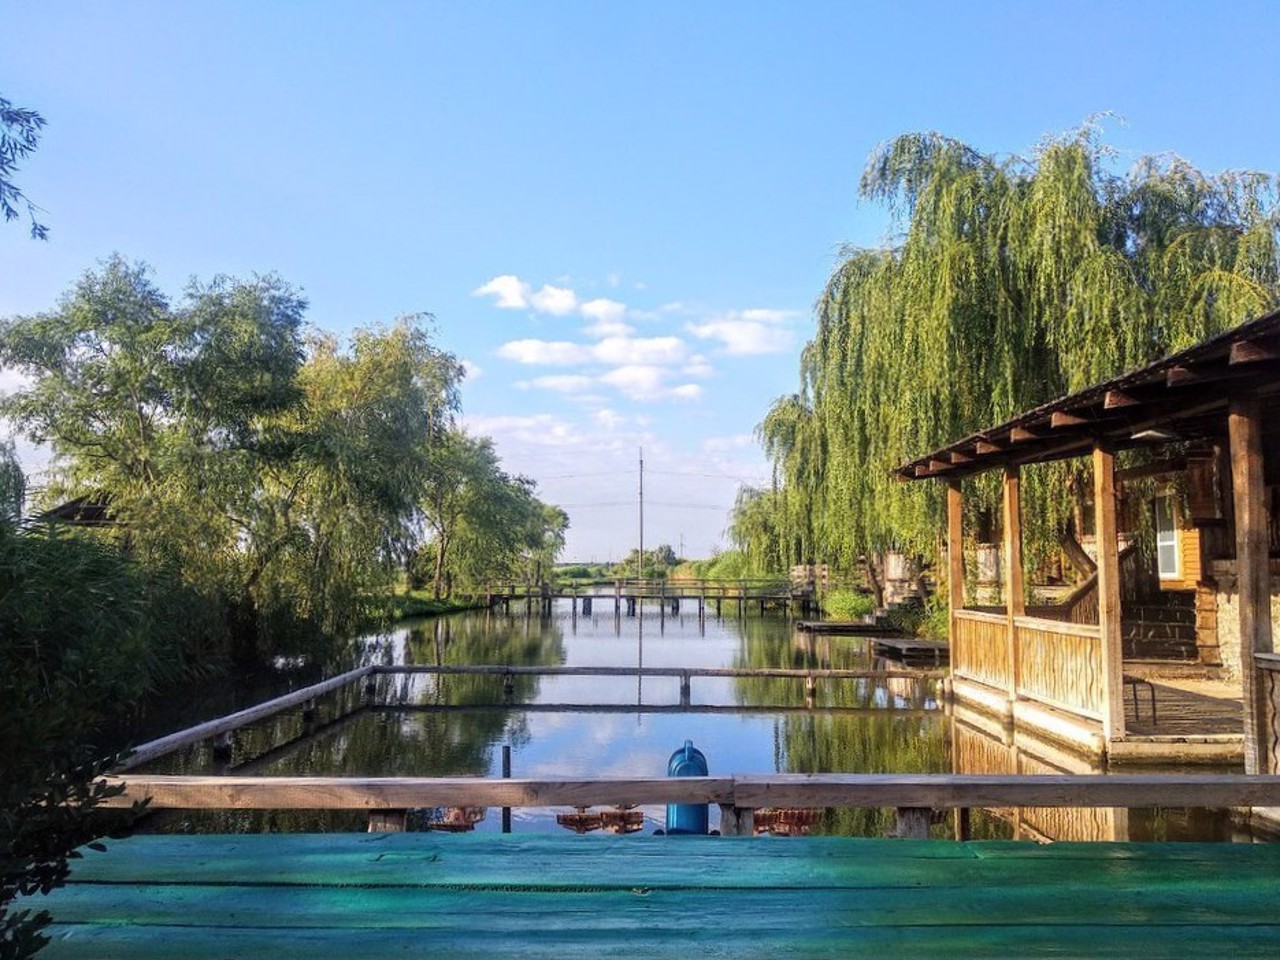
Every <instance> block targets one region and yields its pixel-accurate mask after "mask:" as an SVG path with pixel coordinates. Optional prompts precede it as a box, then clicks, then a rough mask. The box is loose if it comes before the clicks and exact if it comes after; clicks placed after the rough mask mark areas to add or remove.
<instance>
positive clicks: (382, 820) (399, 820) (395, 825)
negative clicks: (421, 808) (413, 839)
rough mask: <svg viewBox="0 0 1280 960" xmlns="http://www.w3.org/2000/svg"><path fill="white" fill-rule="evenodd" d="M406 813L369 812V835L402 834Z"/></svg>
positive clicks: (394, 811)
mask: <svg viewBox="0 0 1280 960" xmlns="http://www.w3.org/2000/svg"><path fill="white" fill-rule="evenodd" d="M407 820H408V811H406V810H370V811H369V830H368V832H369V833H404V828H405V824H406V821H407Z"/></svg>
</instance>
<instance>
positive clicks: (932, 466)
mask: <svg viewBox="0 0 1280 960" xmlns="http://www.w3.org/2000/svg"><path fill="white" fill-rule="evenodd" d="M950 469H951V464H950V463H947V462H946V461H945V460H930V461H929V472H930V473H942V472H943V471H946V470H950Z"/></svg>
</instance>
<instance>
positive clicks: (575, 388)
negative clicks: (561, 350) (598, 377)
mask: <svg viewBox="0 0 1280 960" xmlns="http://www.w3.org/2000/svg"><path fill="white" fill-rule="evenodd" d="M595 382H596V381H595V378H593V377H584V376H580V375H578V374H572V373H567V374H563V375H560V376H550V377H534V378H533V379H532V380H521V381H520V382H519V383H517V384H516V386H518V387H523V388H526V389H527V388H529V387H536V388H537V389H539V390H554V391H555V392H556V393H581V392H582V391H584V390H590V389H591V388H592V387H593V386H595Z"/></svg>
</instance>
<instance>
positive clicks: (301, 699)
mask: <svg viewBox="0 0 1280 960" xmlns="http://www.w3.org/2000/svg"><path fill="white" fill-rule="evenodd" d="M373 672H374V668H373V667H358V668H357V669H355V670H351V671H349V672H348V673H343V674H340V675H339V676H336V677H331V678H330V679H328V680H325V681H323V682H321V683H316V684H312V685H311V686H309V687H304V688H303V689H301V690H295V691H294V692H293V693H287V694H285V695H284V696H282V697H276V698H275V699H274V700H268V701H266V702H265V703H259V704H257V705H256V706H252V707H248V708H246V709H244V710H239V711H237V712H235V713H230V714H227V715H226V716H225V717H219V718H218V719H217V720H210V721H208V722H207V723H201V724H197V725H196V726H194V727H188V728H187V729H186V730H179V731H178V732H177V733H171V734H169V735H168V736H167V737H160V738H159V739H158V740H150V741H148V742H147V743H144V744H142V745H141V746H139V747H138V748H137V749H135V750H134V751H133V753H131V754H130V755H129V757H128V759H126V760H125V761H124V763H122V764H120V766H119V767H117V768H116V769H117V770H133V769H134V768H135V767H139V766H141V765H142V764H144V763H149V762H150V761H152V760H155V759H156V758H157V757H161V756H164V755H165V754H166V753H171V752H172V751H174V750H177V749H178V748H179V747H185V746H189V745H190V744H193V743H199V742H200V741H201V740H207V739H209V738H210V737H216V736H217V735H218V734H220V733H227V732H228V731H231V730H236V729H238V728H240V727H243V726H244V725H245V724H247V723H252V722H253V721H255V720H261V719H263V718H264V717H269V716H271V715H272V714H273V713H279V712H280V711H282V710H288V709H289V708H290V707H297V706H301V705H302V704H304V703H306V702H307V701H308V700H312V699H314V698H316V697H319V696H322V695H323V694H326V693H329V692H330V691H332V690H337V689H338V688H339V687H344V686H346V685H347V684H349V683H355V682H356V681H358V680H361V679H363V678H364V677H367V676H369V675H370V674H372V673H373Z"/></svg>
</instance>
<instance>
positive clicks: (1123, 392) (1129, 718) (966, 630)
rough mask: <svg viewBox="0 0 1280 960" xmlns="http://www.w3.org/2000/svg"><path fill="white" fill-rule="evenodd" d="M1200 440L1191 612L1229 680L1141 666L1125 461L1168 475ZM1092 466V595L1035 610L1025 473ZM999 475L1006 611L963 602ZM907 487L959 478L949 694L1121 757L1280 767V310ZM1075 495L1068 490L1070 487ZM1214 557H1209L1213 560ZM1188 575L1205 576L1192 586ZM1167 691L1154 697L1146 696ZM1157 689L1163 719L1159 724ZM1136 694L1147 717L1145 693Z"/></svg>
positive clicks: (953, 454) (966, 445)
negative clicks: (981, 500) (969, 482)
mask: <svg viewBox="0 0 1280 960" xmlns="http://www.w3.org/2000/svg"><path fill="white" fill-rule="evenodd" d="M1192 445H1194V447H1195V449H1196V450H1197V451H1203V453H1202V454H1200V455H1201V456H1202V457H1203V460H1202V461H1201V464H1202V466H1203V467H1204V469H1202V470H1201V471H1200V472H1199V474H1198V475H1197V476H1196V477H1195V478H1193V479H1194V480H1195V482H1196V483H1197V484H1199V486H1198V487H1196V488H1195V489H1192V490H1190V491H1189V492H1188V493H1187V496H1188V498H1196V500H1195V502H1196V504H1197V506H1196V509H1199V510H1202V511H1203V507H1202V506H1201V503H1202V502H1205V501H1206V498H1208V500H1207V502H1211V503H1212V505H1213V507H1212V509H1213V512H1212V513H1211V514H1210V519H1209V520H1207V521H1205V523H1204V526H1203V528H1202V529H1201V530H1200V531H1199V532H1200V533H1201V534H1203V536H1202V538H1201V539H1202V540H1203V542H1204V553H1203V554H1202V555H1199V556H1197V557H1196V563H1195V564H1194V565H1189V568H1190V569H1192V570H1193V571H1194V581H1193V582H1189V583H1187V584H1186V585H1187V586H1190V587H1191V588H1193V589H1194V590H1195V608H1194V612H1195V615H1196V617H1197V618H1198V619H1200V618H1202V617H1203V619H1204V620H1206V621H1207V622H1208V623H1209V625H1210V626H1211V627H1212V628H1213V629H1214V630H1216V631H1217V634H1218V638H1219V640H1218V642H1217V643H1215V644H1214V645H1213V649H1214V651H1215V653H1217V652H1218V650H1220V651H1221V657H1222V663H1223V666H1224V673H1225V674H1226V675H1228V676H1231V677H1234V678H1238V680H1236V681H1235V682H1234V683H1233V684H1230V685H1222V684H1220V683H1219V684H1215V683H1213V682H1211V681H1210V680H1208V679H1204V678H1200V679H1196V678H1178V677H1169V678H1164V677H1160V676H1150V675H1148V674H1146V673H1144V672H1143V671H1142V670H1141V669H1139V665H1137V664H1135V663H1132V662H1126V660H1125V654H1124V650H1125V643H1124V638H1123V635H1122V617H1123V604H1122V599H1121V585H1122V582H1123V579H1124V575H1125V574H1124V570H1123V569H1122V552H1121V539H1122V538H1121V529H1120V526H1119V524H1118V521H1117V514H1118V486H1119V483H1118V475H1117V469H1116V455H1117V454H1118V453H1121V452H1123V451H1126V450H1133V449H1138V448H1145V449H1150V450H1152V451H1153V456H1152V458H1151V462H1152V463H1159V462H1162V461H1160V460H1158V459H1157V455H1159V456H1162V457H1165V458H1168V455H1169V453H1173V454H1175V455H1177V454H1178V453H1179V451H1186V450H1187V449H1189V447H1190V446H1192ZM1076 457H1087V458H1088V459H1089V461H1090V466H1091V473H1092V478H1091V492H1092V500H1093V512H1094V524H1093V525H1094V534H1095V538H1096V567H1097V570H1096V579H1095V582H1094V583H1093V584H1092V585H1091V587H1090V591H1086V592H1085V593H1086V594H1087V593H1089V592H1092V597H1087V596H1086V595H1085V594H1081V595H1078V596H1075V597H1074V598H1073V603H1072V604H1069V605H1065V606H1063V607H1058V608H1054V607H1043V606H1041V607H1030V608H1029V607H1028V606H1027V603H1026V590H1025V587H1024V570H1023V557H1022V532H1021V530H1022V516H1021V510H1022V505H1021V496H1020V486H1021V483H1022V474H1023V470H1024V468H1025V467H1027V466H1028V465H1031V464H1038V463H1047V462H1051V461H1056V460H1063V459H1067V458H1076ZM994 470H998V471H1000V472H1001V477H1002V497H1001V511H1000V512H1001V518H1002V521H1003V522H1002V535H1001V542H1000V554H1001V563H1002V567H1003V569H1002V571H1001V574H1002V576H1001V580H1002V582H1003V590H1004V596H1005V598H1006V603H1005V605H1003V606H1000V607H995V608H992V607H984V608H975V607H974V606H973V605H972V604H966V596H965V566H964V563H965V561H964V543H965V540H964V530H963V527H962V518H963V516H964V492H963V490H964V488H963V481H964V480H965V478H968V477H972V476H975V475H977V474H981V473H985V472H988V471H994ZM899 474H900V476H901V477H902V479H904V480H917V479H925V478H938V479H942V480H944V481H945V482H946V484H947V487H948V493H947V537H946V545H947V551H946V552H947V571H946V579H947V581H948V584H949V586H948V591H949V593H948V600H949V607H950V634H951V638H950V642H951V664H952V676H951V684H952V691H953V693H954V695H955V696H956V698H957V699H960V700H965V701H968V702H969V703H970V704H973V705H976V706H978V707H980V708H981V709H984V710H986V711H988V712H991V713H994V714H996V715H997V716H1000V717H1003V718H1006V719H1009V720H1012V721H1013V722H1015V723H1017V724H1025V725H1027V726H1028V727H1031V728H1033V729H1035V730H1037V731H1038V732H1040V733H1041V734H1043V735H1047V736H1049V737H1052V738H1054V739H1056V740H1058V741H1060V742H1064V743H1067V744H1069V745H1070V746H1072V747H1073V748H1076V749H1081V750H1084V751H1086V752H1088V753H1092V754H1095V755H1098V756H1100V757H1106V758H1107V759H1108V760H1109V761H1111V762H1157V763H1167V762H1213V763H1231V762H1233V761H1234V762H1239V761H1241V760H1243V762H1244V764H1245V766H1246V769H1247V770H1248V771H1249V772H1262V773H1266V772H1273V771H1275V770H1276V769H1277V743H1280V737H1278V735H1277V734H1278V731H1280V727H1278V726H1277V715H1278V711H1277V703H1280V683H1278V682H1277V677H1276V671H1277V668H1280V657H1278V656H1277V655H1276V653H1275V651H1274V644H1273V625H1272V620H1273V616H1274V615H1273V613H1272V606H1273V603H1272V601H1273V597H1274V598H1275V599H1276V600H1280V591H1275V590H1273V589H1272V586H1271V570H1270V565H1269V563H1268V554H1269V547H1270V545H1271V544H1272V543H1274V542H1275V541H1276V540H1277V537H1276V535H1275V534H1276V532H1277V531H1276V529H1275V527H1276V524H1275V523H1273V521H1272V519H1271V516H1272V509H1271V505H1272V502H1273V500H1274V499H1275V496H1276V494H1277V492H1280V313H1276V314H1271V315H1268V316H1266V317H1263V318H1260V319H1258V320H1255V321H1251V322H1249V323H1246V324H1243V325H1241V326H1240V327H1237V328H1235V329H1234V330H1231V331H1228V332H1227V333H1224V334H1222V335H1220V336H1218V337H1214V338H1212V339H1209V340H1206V341H1204V342H1203V343H1201V344H1198V345H1197V346H1195V347H1192V348H1190V349H1188V350H1184V351H1182V352H1181V353H1178V354H1175V355H1173V356H1170V357H1167V358H1165V359H1164V360H1161V361H1158V362H1156V363H1153V364H1151V365H1150V366H1148V367H1145V368H1143V369H1141V370H1137V371H1133V372H1131V373H1128V374H1125V375H1123V376H1121V377H1117V378H1115V379H1113V380H1110V381H1107V382H1104V383H1101V384H1097V385H1095V386H1093V387H1090V388H1088V389H1086V390H1083V391H1080V392H1078V393H1075V394H1072V395H1070V396H1066V397H1063V398H1060V399H1059V400H1056V401H1053V402H1051V403H1048V404H1044V405H1042V406H1040V407H1037V408H1035V409H1033V410H1029V411H1027V412H1025V413H1023V414H1020V415H1019V416H1017V417H1014V418H1013V419H1011V420H1009V421H1006V422H1005V423H1003V424H1000V425H998V426H994V427H991V428H989V429H987V430H984V431H982V432H980V433H977V434H973V435H971V436H969V437H967V438H965V439H963V440H960V441H958V442H956V443H953V444H950V445H949V446H946V447H943V448H941V449H939V450H936V451H934V452H932V453H930V454H928V455H926V456H924V457H920V458H917V459H916V460H913V461H911V462H909V463H907V464H904V465H903V466H902V467H901V468H899ZM1064 495H1066V494H1065V492H1064ZM1202 560H1203V562H1201V561H1202ZM1183 579H1184V580H1187V581H1190V580H1191V577H1189V576H1186V575H1184V578H1183ZM1149 683H1150V684H1154V686H1153V687H1152V686H1148V684H1149ZM1153 693H1154V697H1155V700H1156V716H1155V717H1154V718H1153V717H1151V716H1150V711H1149V709H1148V707H1149V699H1150V697H1151V695H1152V694H1153ZM1135 695H1136V697H1137V708H1136V709H1135V705H1134V697H1135Z"/></svg>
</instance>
